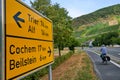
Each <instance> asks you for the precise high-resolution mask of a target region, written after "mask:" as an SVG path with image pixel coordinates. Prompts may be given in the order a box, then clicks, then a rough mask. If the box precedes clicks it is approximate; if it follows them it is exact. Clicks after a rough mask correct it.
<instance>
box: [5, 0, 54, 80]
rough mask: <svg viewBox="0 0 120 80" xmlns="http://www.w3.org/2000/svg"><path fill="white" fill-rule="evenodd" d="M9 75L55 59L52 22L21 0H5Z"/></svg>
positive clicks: (22, 72) (24, 72) (20, 73)
mask: <svg viewBox="0 0 120 80" xmlns="http://www.w3.org/2000/svg"><path fill="white" fill-rule="evenodd" d="M5 14H6V15H5V24H6V25H5V66H6V67H5V79H6V80H8V79H10V80H11V79H15V78H18V77H19V76H22V75H24V74H26V73H28V72H31V71H34V70H36V69H39V68H42V67H44V66H47V65H49V64H52V63H53V59H54V58H53V57H54V55H53V37H52V36H53V33H52V22H51V20H49V19H48V18H46V17H44V16H42V15H41V14H39V13H38V12H37V11H35V10H33V9H31V8H30V7H28V6H26V5H25V4H24V3H22V2H21V1H19V0H5Z"/></svg>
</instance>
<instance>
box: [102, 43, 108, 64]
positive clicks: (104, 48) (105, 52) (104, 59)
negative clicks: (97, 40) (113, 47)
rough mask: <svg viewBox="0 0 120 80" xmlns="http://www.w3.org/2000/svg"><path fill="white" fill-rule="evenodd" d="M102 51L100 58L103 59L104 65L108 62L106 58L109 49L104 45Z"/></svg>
mask: <svg viewBox="0 0 120 80" xmlns="http://www.w3.org/2000/svg"><path fill="white" fill-rule="evenodd" d="M100 51H101V55H100V57H101V58H102V62H103V63H104V61H106V58H105V57H106V54H107V48H106V47H105V45H104V44H103V45H102V47H101V49H100Z"/></svg>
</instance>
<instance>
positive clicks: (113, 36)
mask: <svg viewBox="0 0 120 80" xmlns="http://www.w3.org/2000/svg"><path fill="white" fill-rule="evenodd" d="M102 44H104V45H108V46H110V45H112V46H113V45H115V44H118V45H120V36H119V33H118V32H108V33H105V34H102V35H100V36H98V37H96V38H95V40H94V41H93V45H94V46H101V45H102Z"/></svg>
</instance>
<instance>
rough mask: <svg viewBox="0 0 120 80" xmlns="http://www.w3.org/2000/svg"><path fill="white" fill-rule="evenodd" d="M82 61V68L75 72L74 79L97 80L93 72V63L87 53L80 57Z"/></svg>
mask: <svg viewBox="0 0 120 80" xmlns="http://www.w3.org/2000/svg"><path fill="white" fill-rule="evenodd" d="M82 62H83V66H82V69H80V70H79V71H78V72H77V76H76V78H75V80H99V79H98V78H97V76H96V74H95V72H94V69H93V63H92V62H91V60H90V58H89V57H88V56H87V55H85V57H84V58H83V59H82Z"/></svg>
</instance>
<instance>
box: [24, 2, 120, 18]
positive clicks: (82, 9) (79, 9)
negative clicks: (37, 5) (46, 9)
mask: <svg viewBox="0 0 120 80" xmlns="http://www.w3.org/2000/svg"><path fill="white" fill-rule="evenodd" d="M23 1H25V2H26V3H27V4H28V5H29V0H23ZM32 1H33V0H32ZM51 2H52V4H55V3H58V4H60V7H64V8H66V10H67V11H68V12H69V15H70V16H71V17H73V18H75V17H78V16H81V15H85V14H88V13H91V12H94V11H96V10H98V9H101V8H104V7H108V6H111V5H115V4H120V0H51Z"/></svg>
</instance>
